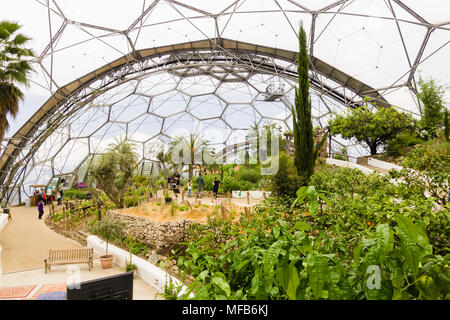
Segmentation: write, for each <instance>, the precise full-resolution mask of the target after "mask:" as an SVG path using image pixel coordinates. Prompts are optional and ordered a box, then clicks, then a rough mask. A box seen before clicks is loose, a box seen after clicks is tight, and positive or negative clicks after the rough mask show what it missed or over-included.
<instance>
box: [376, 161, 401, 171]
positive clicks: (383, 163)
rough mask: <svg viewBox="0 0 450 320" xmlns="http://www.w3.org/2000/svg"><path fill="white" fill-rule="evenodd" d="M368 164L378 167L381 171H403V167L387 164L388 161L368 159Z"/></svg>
mask: <svg viewBox="0 0 450 320" xmlns="http://www.w3.org/2000/svg"><path fill="white" fill-rule="evenodd" d="M367 164H368V165H369V166H373V167H377V168H380V169H384V170H388V171H389V170H398V171H400V170H402V169H403V167H402V166H398V165H396V164H393V163H390V162H386V161H381V160H378V159H374V158H369V159H367Z"/></svg>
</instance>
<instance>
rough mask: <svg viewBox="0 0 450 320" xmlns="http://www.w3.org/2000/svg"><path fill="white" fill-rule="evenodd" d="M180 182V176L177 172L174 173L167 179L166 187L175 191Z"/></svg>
mask: <svg viewBox="0 0 450 320" xmlns="http://www.w3.org/2000/svg"><path fill="white" fill-rule="evenodd" d="M180 181H181V175H180V174H179V173H178V172H177V171H175V173H174V174H173V176H171V177H168V178H167V185H168V186H169V187H172V188H173V189H176V188H178V186H179V185H180Z"/></svg>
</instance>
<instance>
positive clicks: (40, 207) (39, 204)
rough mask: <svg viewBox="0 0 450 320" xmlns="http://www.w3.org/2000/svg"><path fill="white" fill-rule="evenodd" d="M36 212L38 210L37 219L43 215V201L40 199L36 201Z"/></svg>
mask: <svg viewBox="0 0 450 320" xmlns="http://www.w3.org/2000/svg"><path fill="white" fill-rule="evenodd" d="M38 212H39V216H38V217H39V219H41V218H42V216H43V215H44V202H42V200H41V201H39V203H38Z"/></svg>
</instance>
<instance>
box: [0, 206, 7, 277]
mask: <svg viewBox="0 0 450 320" xmlns="http://www.w3.org/2000/svg"><path fill="white" fill-rule="evenodd" d="M7 223H8V215H7V214H0V231H2V229H3V228H4V227H5V226H6V224H7ZM2 274H3V267H2V247H1V246H0V278H1V276H2Z"/></svg>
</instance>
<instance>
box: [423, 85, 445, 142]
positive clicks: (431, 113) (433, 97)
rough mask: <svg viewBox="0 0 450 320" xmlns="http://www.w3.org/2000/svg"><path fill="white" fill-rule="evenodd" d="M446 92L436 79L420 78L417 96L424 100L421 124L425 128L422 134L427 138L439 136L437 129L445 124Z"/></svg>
mask: <svg viewBox="0 0 450 320" xmlns="http://www.w3.org/2000/svg"><path fill="white" fill-rule="evenodd" d="M444 94H445V91H444V89H443V88H442V86H440V85H438V84H437V83H436V82H435V80H433V79H429V80H424V79H422V78H420V79H419V92H418V93H417V97H418V98H419V100H420V101H421V102H422V119H421V120H420V126H421V128H422V129H423V131H422V136H423V137H424V138H425V139H432V138H435V137H437V131H438V129H439V128H440V127H441V126H442V124H443V121H442V120H443V117H442V113H443V112H442V111H443V109H444V108H445V107H444Z"/></svg>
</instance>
